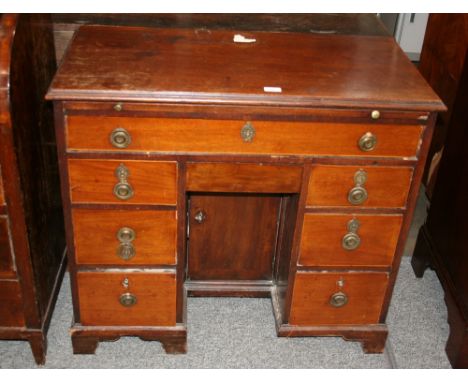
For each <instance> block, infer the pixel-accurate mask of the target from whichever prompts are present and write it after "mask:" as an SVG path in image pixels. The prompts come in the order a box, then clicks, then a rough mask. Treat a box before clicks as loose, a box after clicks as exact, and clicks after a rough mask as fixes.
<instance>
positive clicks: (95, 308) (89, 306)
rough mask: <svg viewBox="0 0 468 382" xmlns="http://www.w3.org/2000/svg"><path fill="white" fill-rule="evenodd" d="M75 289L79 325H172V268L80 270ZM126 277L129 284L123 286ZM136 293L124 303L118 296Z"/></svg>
mask: <svg viewBox="0 0 468 382" xmlns="http://www.w3.org/2000/svg"><path fill="white" fill-rule="evenodd" d="M77 278H78V293H79V296H80V314H81V324H82V325H101V326H119V325H122V326H174V325H175V324H176V275H175V273H174V272H159V273H157V272H145V273H141V272H132V271H128V272H120V273H115V272H105V273H104V272H102V273H101V272H79V273H78V274H77ZM125 279H127V280H128V288H126V287H124V286H123V282H124V280H125ZM125 293H130V294H132V295H134V296H135V297H136V303H135V304H134V305H133V306H123V305H122V304H121V303H120V300H119V299H120V297H121V296H122V295H123V294H125Z"/></svg>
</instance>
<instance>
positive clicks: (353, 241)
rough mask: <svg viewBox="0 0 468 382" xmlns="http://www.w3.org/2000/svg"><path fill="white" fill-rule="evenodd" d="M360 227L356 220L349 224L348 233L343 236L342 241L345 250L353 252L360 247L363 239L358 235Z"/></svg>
mask: <svg viewBox="0 0 468 382" xmlns="http://www.w3.org/2000/svg"><path fill="white" fill-rule="evenodd" d="M360 225H361V223H360V222H359V220H358V219H356V218H353V219H352V220H350V221H349V222H348V224H347V226H348V233H346V234H345V235H344V236H343V240H342V241H341V244H342V246H343V249H345V250H347V251H353V250H355V249H356V248H358V247H359V245H360V244H361V238H360V237H359V235H358V234H357V231H358V229H359V226H360Z"/></svg>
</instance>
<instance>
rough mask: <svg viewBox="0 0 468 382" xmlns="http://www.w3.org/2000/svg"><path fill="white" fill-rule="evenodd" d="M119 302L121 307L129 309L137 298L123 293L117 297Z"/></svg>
mask: <svg viewBox="0 0 468 382" xmlns="http://www.w3.org/2000/svg"><path fill="white" fill-rule="evenodd" d="M119 302H120V304H121V305H122V306H125V307H126V308H129V307H131V306H133V305H135V304H136V303H137V298H136V296H135V295H133V294H131V293H124V294H122V295H121V296H120V297H119Z"/></svg>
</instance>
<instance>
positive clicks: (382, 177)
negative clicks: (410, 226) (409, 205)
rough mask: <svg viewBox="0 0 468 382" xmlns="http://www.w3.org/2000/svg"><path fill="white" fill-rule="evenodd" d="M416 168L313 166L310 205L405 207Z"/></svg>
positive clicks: (308, 203)
mask: <svg viewBox="0 0 468 382" xmlns="http://www.w3.org/2000/svg"><path fill="white" fill-rule="evenodd" d="M412 175H413V169H412V168H411V167H384V166H332V165H318V166H313V167H312V171H311V174H310V180H309V186H308V194H307V201H306V204H307V206H312V207H356V206H359V207H381V208H403V207H405V205H406V200H407V197H408V192H409V187H410V183H411V178H412Z"/></svg>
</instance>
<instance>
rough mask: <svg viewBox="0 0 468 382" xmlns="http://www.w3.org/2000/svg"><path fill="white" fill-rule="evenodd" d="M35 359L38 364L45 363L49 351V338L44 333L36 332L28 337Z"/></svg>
mask: <svg viewBox="0 0 468 382" xmlns="http://www.w3.org/2000/svg"><path fill="white" fill-rule="evenodd" d="M28 341H29V346H30V347H31V350H32V353H33V356H34V360H35V361H36V363H37V364H38V365H44V364H45V361H46V353H47V338H46V337H45V336H44V335H43V334H42V333H37V334H36V333H34V334H31V336H30V337H29V339H28Z"/></svg>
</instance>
